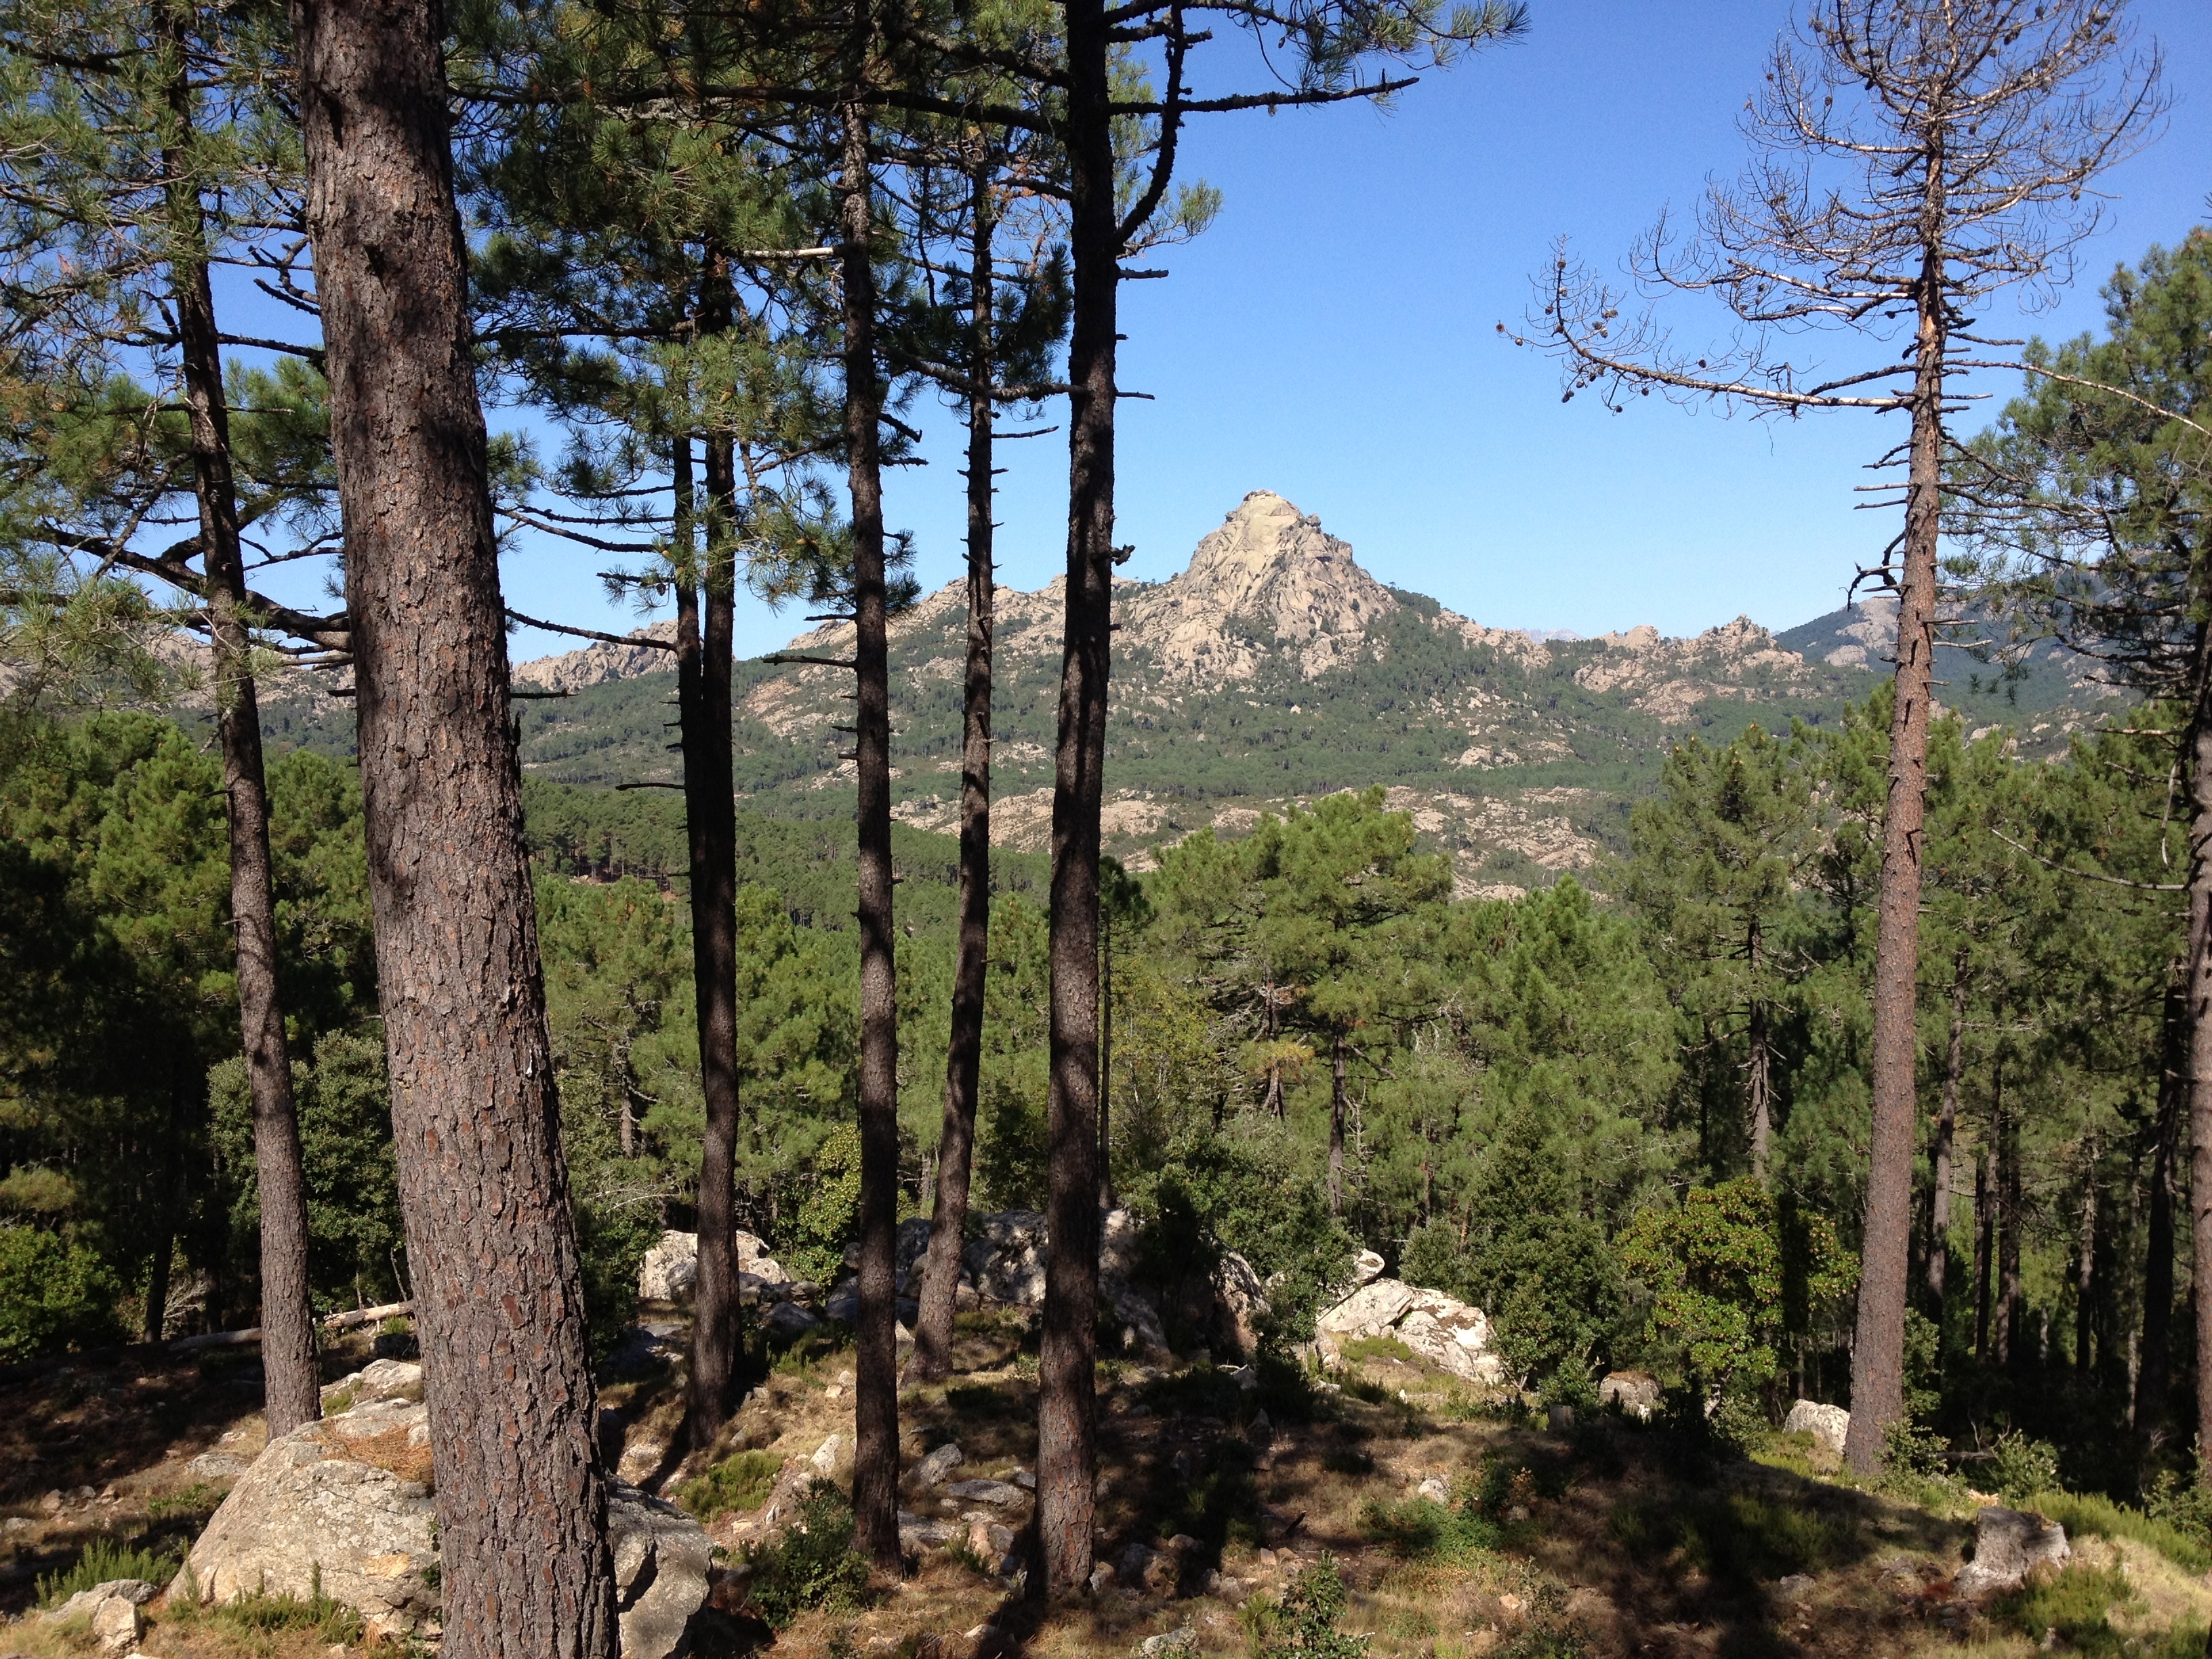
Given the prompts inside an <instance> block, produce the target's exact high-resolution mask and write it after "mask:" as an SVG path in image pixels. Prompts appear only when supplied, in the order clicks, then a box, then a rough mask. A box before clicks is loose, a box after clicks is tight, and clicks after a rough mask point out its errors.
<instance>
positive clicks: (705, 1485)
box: [676, 1451, 783, 1521]
mask: <svg viewBox="0 0 2212 1659" xmlns="http://www.w3.org/2000/svg"><path fill="white" fill-rule="evenodd" d="M782 1473H783V1458H782V1456H781V1455H780V1454H778V1453H775V1452H771V1451H741V1452H739V1453H738V1454H737V1455H735V1456H734V1457H726V1458H724V1459H723V1460H722V1461H721V1462H719V1463H717V1464H715V1465H714V1467H713V1468H709V1469H708V1470H707V1471H706V1472H705V1473H704V1474H700V1475H696V1476H695V1477H694V1478H692V1479H691V1480H686V1481H685V1482H684V1484H683V1485H682V1486H678V1488H677V1489H676V1503H677V1505H678V1508H680V1509H684V1510H689V1511H690V1513H692V1514H693V1515H696V1516H698V1517H699V1518H700V1519H701V1520H702V1521H711V1520H713V1519H714V1517H715V1516H720V1515H727V1514H728V1513H729V1512H730V1511H731V1510H757V1509H758V1508H759V1507H760V1506H761V1505H762V1504H765V1503H767V1502H768V1498H769V1493H770V1492H774V1491H775V1478H776V1476H777V1475H779V1474H782Z"/></svg>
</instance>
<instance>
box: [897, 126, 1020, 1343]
mask: <svg viewBox="0 0 2212 1659" xmlns="http://www.w3.org/2000/svg"><path fill="white" fill-rule="evenodd" d="M972 187H973V189H972V195H971V197H970V200H969V230H970V240H969V270H968V284H969V286H968V301H969V311H968V378H969V392H968V673H967V678H966V681H965V683H964V684H963V687H962V692H961V722H962V729H961V742H960V934H959V939H958V941H957V944H956V945H955V946H954V955H953V963H952V1027H951V1038H950V1040H949V1041H948V1042H947V1043H946V1044H945V1122H944V1127H943V1128H942V1129H941V1130H940V1132H939V1136H938V1143H937V1192H936V1194H935V1202H934V1205H933V1210H932V1213H931V1215H930V1219H929V1249H928V1252H927V1255H924V1256H923V1258H922V1263H921V1297H920V1302H919V1305H918V1307H917V1308H916V1310H915V1320H914V1361H913V1364H912V1368H911V1369H912V1373H913V1375H914V1376H915V1377H917V1378H920V1379H921V1380H924V1381H929V1382H934V1381H936V1380H938V1379H939V1378H941V1377H943V1376H945V1375H947V1374H948V1373H949V1371H950V1370H951V1364H952V1315H953V1311H954V1305H955V1303H956V1300H957V1296H958V1292H959V1288H960V1249H961V1243H962V1237H961V1236H962V1233H963V1230H964V1229H965V1227H966V1225H967V1220H968V1186H969V1175H970V1173H971V1170H972V1166H973V1163H974V1158H975V1096H976V1090H977V1086H978V1079H979V1077H980V1075H981V1068H982V1058H983V992H984V985H985V982H986V979H987V975H988V973H989V970H990V957H991V629H992V620H993V610H992V607H993V605H994V599H995V588H994V583H995V582H996V581H997V580H998V578H997V574H996V572H995V568H994V565H995V556H994V542H993V536H992V531H993V526H992V523H991V506H992V495H993V490H992V485H991V477H992V471H991V467H992V460H993V445H992V441H991V438H992V422H993V419H994V415H995V413H996V410H995V406H994V403H993V401H992V398H991V397H990V385H991V368H992V361H991V360H992V344H991V319H992V314H993V313H992V306H993V304H994V301H993V298H992V294H993V283H992V272H991V240H992V210H991V184H990V176H989V173H988V172H987V170H986V169H984V168H982V167H978V168H977V169H976V170H975V177H974V179H973V180H972Z"/></svg>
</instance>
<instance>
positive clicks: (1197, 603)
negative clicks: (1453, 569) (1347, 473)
mask: <svg viewBox="0 0 2212 1659" xmlns="http://www.w3.org/2000/svg"><path fill="white" fill-rule="evenodd" d="M1398 608H1399V601H1398V600H1397V599H1396V598H1395V597H1394V596H1393V595H1392V593H1391V592H1390V590H1389V588H1387V587H1385V586H1383V584H1382V583H1380V582H1378V581H1376V580H1375V578H1374V577H1372V576H1370V575H1369V574H1367V572H1366V571H1364V570H1363V569H1361V568H1359V565H1358V562H1357V561H1356V560H1354V559H1353V558H1352V548H1351V546H1350V545H1349V544H1347V543H1345V542H1341V541H1339V540H1338V539H1337V538H1335V537H1334V536H1331V535H1329V534H1328V533H1327V532H1324V531H1323V530H1322V527H1321V520H1319V519H1318V518H1316V517H1315V516H1314V515H1312V514H1311V513H1301V512H1300V511H1299V510H1298V509H1297V507H1293V506H1292V505H1291V503H1290V502H1288V501H1285V500H1284V499H1283V498H1282V497H1281V496H1280V495H1276V494H1275V493H1274V492H1273V490H1268V489H1255V490H1254V491H1252V492H1251V494H1249V495H1247V496H1245V497H1244V499H1243V501H1241V502H1239V503H1238V504H1237V507H1236V508H1235V510H1234V511H1232V512H1231V513H1230V514H1229V518H1228V520H1227V522H1225V524H1223V525H1222V526H1220V527H1219V528H1218V529H1216V530H1215V531H1214V532H1212V534H1211V535H1209V536H1207V537H1206V538H1205V539H1204V540H1203V541H1201V542H1200V543H1199V544H1198V550H1197V551H1196V552H1194V554H1192V555H1191V560H1190V566H1189V568H1188V569H1186V570H1183V571H1182V572H1180V573H1179V574H1176V576H1174V577H1172V578H1170V580H1167V581H1165V582H1163V583H1161V584H1160V585H1159V586H1157V587H1147V588H1143V589H1140V590H1139V591H1138V592H1133V593H1132V594H1131V595H1130V596H1129V597H1128V598H1127V599H1124V600H1122V601H1121V603H1120V605H1118V606H1117V607H1116V619H1117V620H1118V621H1119V622H1120V623H1121V629H1122V635H1123V638H1124V640H1125V641H1127V645H1126V646H1125V647H1124V648H1125V649H1138V650H1148V651H1149V652H1150V653H1152V658H1153V660H1154V664H1155V665H1156V669H1157V671H1158V673H1159V675H1160V677H1161V678H1163V679H1165V680H1168V681H1170V682H1173V681H1178V680H1180V681H1195V682H1202V683H1205V684H1219V683H1221V682H1222V681H1225V680H1244V679H1249V678H1252V677H1253V675H1254V674H1255V673H1256V672H1257V671H1259V668H1260V665H1261V660H1262V656H1263V653H1262V650H1261V647H1256V646H1255V645H1254V644H1253V643H1252V639H1251V637H1250V635H1251V634H1252V633H1253V632H1255V631H1256V634H1257V635H1259V636H1260V637H1262V638H1268V639H1272V640H1273V642H1274V643H1273V651H1274V652H1275V653H1279V654H1284V655H1287V656H1288V657H1290V658H1291V659H1292V660H1294V661H1295V662H1296V664H1297V670H1298V673H1299V675H1300V676H1301V678H1307V679H1311V678H1313V677H1314V676H1316V675H1317V674H1321V673H1324V672H1326V671H1328V670H1329V669H1331V668H1334V667H1336V666H1338V665H1340V664H1342V663H1346V662H1349V661H1352V660H1353V659H1356V658H1357V657H1358V655H1359V654H1360V653H1362V652H1364V650H1365V649H1366V645H1367V629H1368V628H1369V626H1370V624H1371V623H1376V622H1379V621H1381V620H1382V619H1383V617H1387V616H1389V615H1391V614H1392V613H1394V612H1395V611H1397V610H1398ZM1231 618H1237V619H1239V620H1241V621H1243V622H1244V623H1247V624H1248V625H1249V626H1248V628H1247V629H1240V630H1237V631H1234V632H1232V631H1231V630H1230V629H1228V627H1227V626H1226V624H1227V623H1229V622H1230V621H1231Z"/></svg>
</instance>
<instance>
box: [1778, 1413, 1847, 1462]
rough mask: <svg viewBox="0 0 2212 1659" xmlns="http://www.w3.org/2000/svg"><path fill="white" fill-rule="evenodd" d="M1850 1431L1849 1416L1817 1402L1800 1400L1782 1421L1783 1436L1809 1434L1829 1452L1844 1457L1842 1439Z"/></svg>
mask: <svg viewBox="0 0 2212 1659" xmlns="http://www.w3.org/2000/svg"><path fill="white" fill-rule="evenodd" d="M1850 1431H1851V1414H1850V1413H1849V1412H1847V1411H1845V1410H1844V1408H1843V1407H1841V1406H1824V1405H1822V1404H1821V1403H1820V1401H1817V1400H1800V1401H1796V1403H1795V1404H1793V1405H1792V1406H1791V1407H1790V1415H1789V1416H1787V1417H1785V1418H1784V1419H1782V1432H1783V1433H1784V1434H1809V1435H1811V1436H1812V1437H1813V1438H1814V1439H1815V1440H1817V1441H1819V1442H1820V1443H1821V1444H1822V1445H1824V1446H1826V1448H1827V1449H1829V1450H1830V1451H1832V1452H1833V1453H1835V1454H1836V1455H1837V1456H1838V1457H1841V1456H1842V1455H1844V1436H1845V1435H1847V1434H1849V1433H1850Z"/></svg>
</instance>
